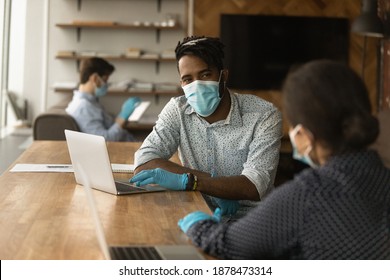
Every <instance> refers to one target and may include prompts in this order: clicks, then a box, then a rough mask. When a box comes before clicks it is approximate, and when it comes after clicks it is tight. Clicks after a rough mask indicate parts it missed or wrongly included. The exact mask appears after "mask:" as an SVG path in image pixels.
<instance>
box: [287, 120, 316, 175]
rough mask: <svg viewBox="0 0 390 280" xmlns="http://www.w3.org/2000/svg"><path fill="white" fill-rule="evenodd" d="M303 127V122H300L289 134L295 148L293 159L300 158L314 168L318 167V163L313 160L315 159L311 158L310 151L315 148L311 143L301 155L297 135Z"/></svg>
mask: <svg viewBox="0 0 390 280" xmlns="http://www.w3.org/2000/svg"><path fill="white" fill-rule="evenodd" d="M301 128H302V125H301V124H298V125H297V126H295V127H294V129H293V130H291V131H290V132H289V133H288V134H289V136H290V141H291V146H292V148H293V159H296V160H299V161H300V162H303V163H305V164H307V165H309V166H311V167H312V168H317V167H318V165H317V164H316V163H314V162H313V160H312V159H311V158H310V156H309V153H310V151H311V150H312V149H313V147H312V146H311V145H310V146H308V147H307V148H306V150H305V152H304V154H303V155H301V154H300V153H299V152H298V149H297V145H296V143H295V139H294V138H295V135H297V133H298V131H299V130H300V129H301Z"/></svg>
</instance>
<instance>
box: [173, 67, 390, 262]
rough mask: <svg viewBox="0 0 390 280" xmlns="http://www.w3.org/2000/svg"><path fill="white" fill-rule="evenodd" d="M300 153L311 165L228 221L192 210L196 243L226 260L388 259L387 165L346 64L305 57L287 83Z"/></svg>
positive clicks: (189, 225) (189, 223)
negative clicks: (376, 147)
mask: <svg viewBox="0 0 390 280" xmlns="http://www.w3.org/2000/svg"><path fill="white" fill-rule="evenodd" d="M283 101H284V109H285V114H286V117H287V119H288V120H289V123H290V139H291V142H292V145H293V149H294V151H295V152H294V154H295V158H298V159H301V160H303V161H305V162H307V163H308V164H310V165H311V166H312V167H313V168H309V169H305V170H304V171H302V172H301V173H300V174H299V175H297V176H296V177H295V178H294V180H292V181H290V182H287V183H285V184H284V185H283V186H280V187H279V188H277V189H275V190H274V191H273V192H272V193H271V194H270V195H269V196H268V197H266V198H265V199H264V201H262V203H260V204H259V206H258V207H256V208H255V209H253V210H252V211H251V212H249V213H248V214H247V215H246V216H245V217H243V218H242V219H240V220H238V221H237V222H234V223H230V224H223V223H219V219H220V215H219V211H218V210H217V211H216V212H215V213H214V215H213V216H210V215H208V214H206V213H203V212H194V213H191V214H189V215H187V216H186V217H185V218H184V219H182V220H180V221H179V226H180V228H181V229H182V230H183V231H184V232H185V233H186V234H187V235H188V236H189V237H190V238H191V239H192V241H193V243H194V244H196V245H197V246H199V247H201V248H202V249H203V250H205V251H206V252H207V253H209V254H211V255H214V256H217V257H220V258H229V259H263V258H267V259H390V235H389V225H390V170H389V169H386V168H385V167H384V166H383V163H382V162H381V160H380V158H379V157H378V155H377V153H376V152H375V151H371V150H368V149H367V147H368V146H369V145H370V144H371V143H373V142H374V141H375V139H376V138H377V136H378V132H379V128H378V121H377V119H376V118H375V117H373V116H372V114H371V107H370V102H369V99H368V94H367V90H366V87H365V86H364V84H363V82H362V80H361V79H360V78H359V77H358V76H357V75H356V73H354V72H353V71H352V70H351V69H349V68H348V67H346V66H345V65H342V64H339V63H336V62H330V61H323V60H321V61H314V62H310V63H307V64H306V65H304V66H302V67H301V68H299V69H298V70H296V71H295V72H293V73H291V74H290V75H289V76H288V77H287V79H286V82H285V84H284V87H283Z"/></svg>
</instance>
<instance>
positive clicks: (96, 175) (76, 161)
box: [65, 129, 167, 195]
mask: <svg viewBox="0 0 390 280" xmlns="http://www.w3.org/2000/svg"><path fill="white" fill-rule="evenodd" d="M65 137H66V143H67V145H68V150H69V155H70V159H71V162H72V166H73V169H74V175H75V179H76V182H77V183H78V184H80V185H84V184H85V181H84V179H83V177H82V176H81V174H80V169H79V168H78V166H81V167H82V168H83V170H84V172H85V176H86V178H88V181H89V183H90V185H91V188H94V189H97V190H100V191H104V192H107V193H111V194H114V195H123V194H136V193H143V192H156V191H166V190H167V189H165V188H163V187H160V186H158V185H146V186H142V187H137V186H136V185H135V184H131V183H129V182H126V181H118V180H114V176H113V174H112V169H111V163H110V159H109V156H108V151H107V146H106V141H105V139H104V137H103V136H98V135H92V134H87V133H82V132H77V131H73V130H67V129H65Z"/></svg>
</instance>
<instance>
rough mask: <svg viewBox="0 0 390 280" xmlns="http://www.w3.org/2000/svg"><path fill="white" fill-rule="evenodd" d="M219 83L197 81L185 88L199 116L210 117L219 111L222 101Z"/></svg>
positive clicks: (187, 96) (188, 98)
mask: <svg viewBox="0 0 390 280" xmlns="http://www.w3.org/2000/svg"><path fill="white" fill-rule="evenodd" d="M219 79H221V76H220V78H219ZM219 83H220V81H201V80H195V81H193V82H192V83H190V84H188V85H185V86H183V91H184V94H185V96H186V98H187V101H188V103H189V104H190V105H191V107H192V108H194V110H195V112H196V113H197V114H198V115H200V116H202V117H208V116H210V115H211V114H212V113H214V112H215V110H216V109H217V107H218V105H219V103H220V102H221V99H222V98H221V97H220V94H219Z"/></svg>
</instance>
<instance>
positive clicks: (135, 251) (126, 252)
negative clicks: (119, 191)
mask: <svg viewBox="0 0 390 280" xmlns="http://www.w3.org/2000/svg"><path fill="white" fill-rule="evenodd" d="M76 166H77V169H78V170H79V172H80V177H81V179H82V180H83V181H84V183H85V184H84V189H85V194H86V196H87V200H88V205H89V208H90V210H91V213H92V216H93V221H94V225H95V230H96V234H97V238H98V241H99V246H100V249H101V250H102V252H103V255H104V257H105V258H106V259H108V260H110V259H111V260H201V259H204V258H203V256H202V255H201V254H200V253H199V252H198V250H197V249H196V248H195V247H194V246H191V245H151V246H138V245H134V246H108V244H107V241H106V237H105V235H104V230H103V226H102V223H101V221H100V218H99V214H98V210H97V207H96V201H95V198H94V197H93V194H92V191H91V187H90V184H89V180H88V176H86V173H85V172H84V169H83V168H82V167H81V166H80V165H76Z"/></svg>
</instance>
